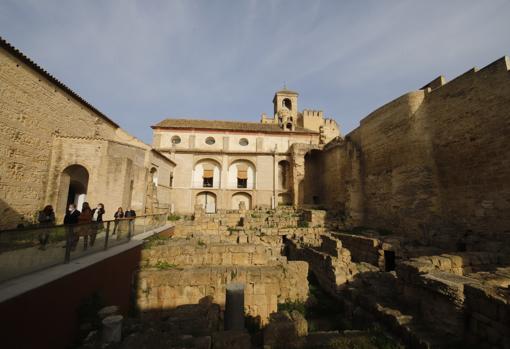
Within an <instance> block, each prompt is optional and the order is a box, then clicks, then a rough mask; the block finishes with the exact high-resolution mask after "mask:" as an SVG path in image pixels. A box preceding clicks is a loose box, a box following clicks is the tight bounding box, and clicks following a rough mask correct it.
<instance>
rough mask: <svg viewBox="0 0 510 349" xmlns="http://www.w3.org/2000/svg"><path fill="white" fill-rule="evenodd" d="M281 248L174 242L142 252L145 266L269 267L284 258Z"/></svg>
mask: <svg viewBox="0 0 510 349" xmlns="http://www.w3.org/2000/svg"><path fill="white" fill-rule="evenodd" d="M280 251H281V245H278V246H275V248H272V247H271V246H266V245H262V244H237V243H231V244H227V243H213V244H209V243H206V242H203V241H202V240H196V239H195V240H191V241H190V240H181V241H177V242H176V241H172V244H167V245H162V246H155V247H153V248H150V249H146V250H143V251H142V257H141V259H142V265H152V266H153V265H155V264H156V263H158V262H166V263H169V264H173V265H176V266H179V267H181V266H203V265H217V266H222V265H223V266H224V265H236V266H250V265H266V264H268V263H269V261H271V260H272V261H276V260H279V259H281V255H280Z"/></svg>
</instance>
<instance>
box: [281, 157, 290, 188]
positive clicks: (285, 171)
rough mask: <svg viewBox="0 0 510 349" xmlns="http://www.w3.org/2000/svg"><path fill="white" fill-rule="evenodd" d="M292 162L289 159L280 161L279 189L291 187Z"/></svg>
mask: <svg viewBox="0 0 510 349" xmlns="http://www.w3.org/2000/svg"><path fill="white" fill-rule="evenodd" d="M289 175H290V164H289V162H288V161H287V160H282V161H280V162H278V189H280V190H283V191H285V190H288V189H289Z"/></svg>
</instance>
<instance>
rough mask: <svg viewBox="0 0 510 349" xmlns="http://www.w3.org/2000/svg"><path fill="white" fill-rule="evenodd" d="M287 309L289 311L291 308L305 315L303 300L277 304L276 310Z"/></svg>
mask: <svg viewBox="0 0 510 349" xmlns="http://www.w3.org/2000/svg"><path fill="white" fill-rule="evenodd" d="M284 310H286V311H288V312H289V313H290V312H291V311H293V310H296V311H298V312H299V313H301V315H303V316H306V314H307V307H306V304H305V302H300V301H295V302H286V303H280V304H278V311H284Z"/></svg>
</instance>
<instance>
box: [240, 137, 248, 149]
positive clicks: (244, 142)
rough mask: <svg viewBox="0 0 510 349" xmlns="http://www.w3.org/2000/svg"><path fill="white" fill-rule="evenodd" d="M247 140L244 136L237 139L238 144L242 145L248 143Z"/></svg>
mask: <svg viewBox="0 0 510 349" xmlns="http://www.w3.org/2000/svg"><path fill="white" fill-rule="evenodd" d="M248 143H249V142H248V140H247V139H246V138H241V139H240V140H239V144H240V145H242V146H243V147H245V146H247V145H248Z"/></svg>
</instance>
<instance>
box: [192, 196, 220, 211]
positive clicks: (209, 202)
mask: <svg viewBox="0 0 510 349" xmlns="http://www.w3.org/2000/svg"><path fill="white" fill-rule="evenodd" d="M195 204H197V205H200V206H202V207H203V208H204V210H205V213H216V194H214V193H211V192H210V191H202V192H200V193H198V194H197V197H196V200H195Z"/></svg>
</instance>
